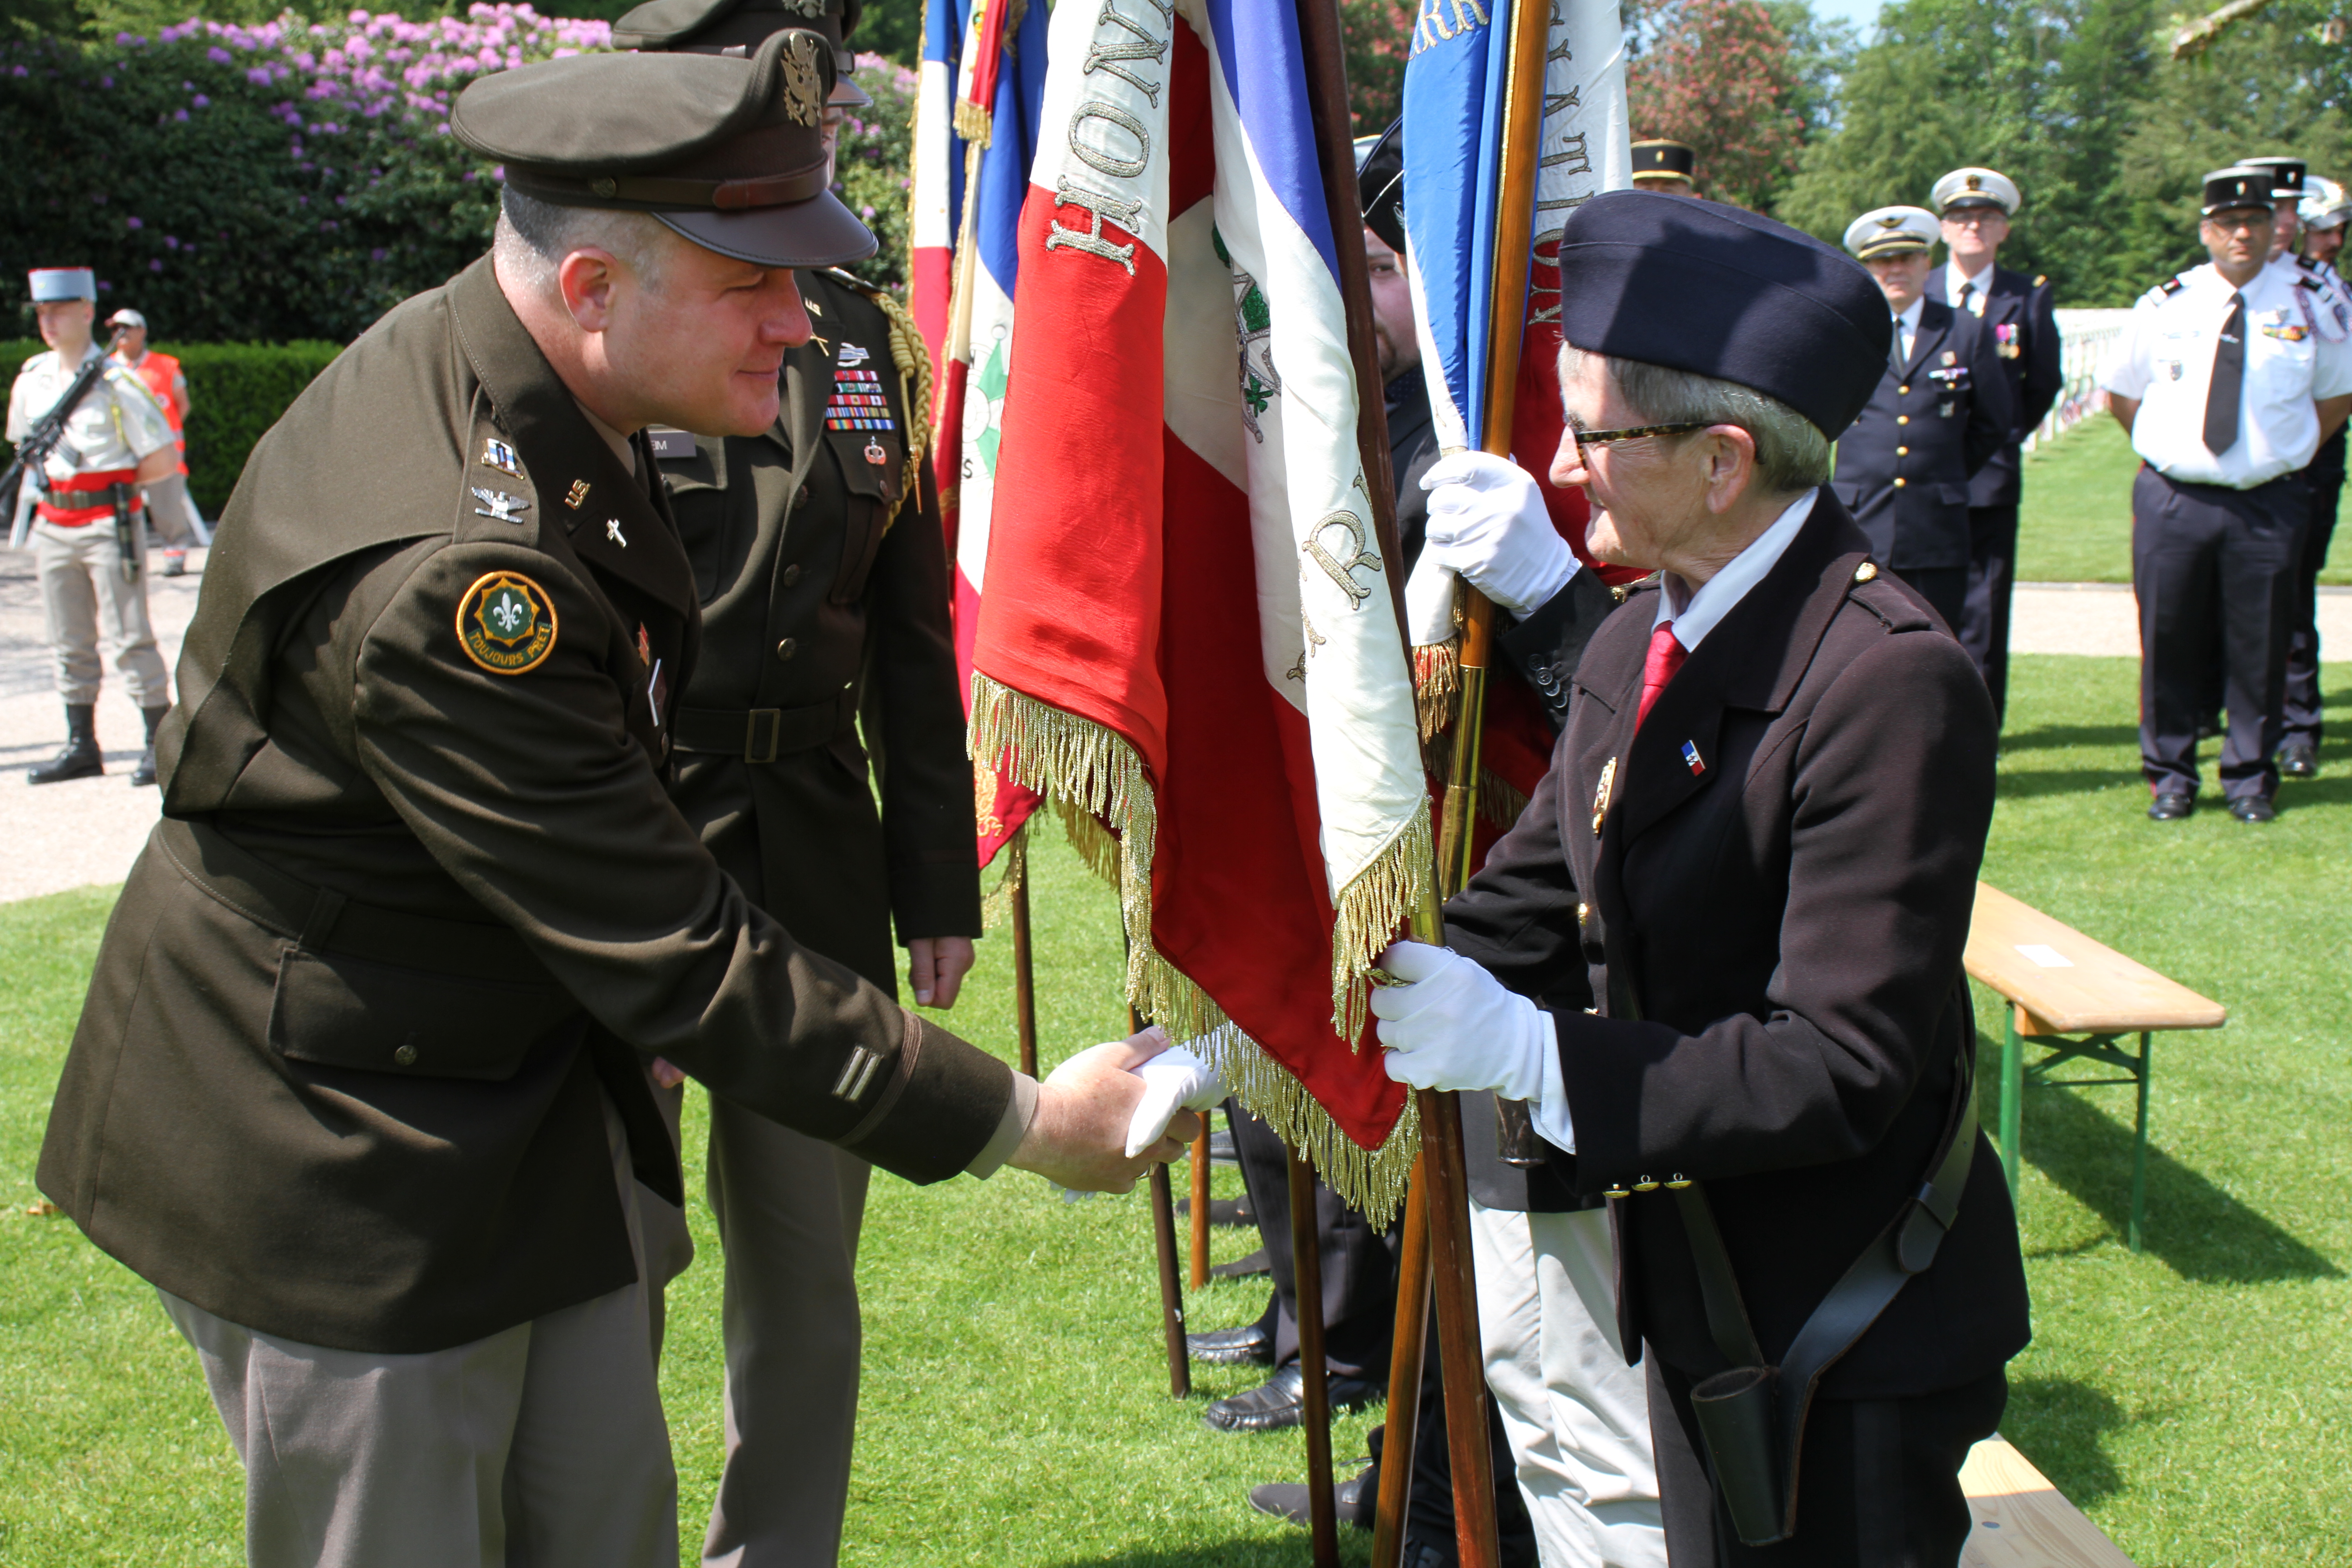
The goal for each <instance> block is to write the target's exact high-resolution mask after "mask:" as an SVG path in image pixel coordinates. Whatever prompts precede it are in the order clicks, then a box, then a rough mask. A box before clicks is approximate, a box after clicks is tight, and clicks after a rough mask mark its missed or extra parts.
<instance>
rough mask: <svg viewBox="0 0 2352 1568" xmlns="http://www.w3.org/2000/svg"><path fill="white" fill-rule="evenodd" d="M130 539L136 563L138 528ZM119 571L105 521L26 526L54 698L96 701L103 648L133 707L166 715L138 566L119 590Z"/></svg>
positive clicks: (166, 696)
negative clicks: (133, 542)
mask: <svg viewBox="0 0 2352 1568" xmlns="http://www.w3.org/2000/svg"><path fill="white" fill-rule="evenodd" d="M134 531H136V532H137V533H138V534H139V554H140V556H141V557H142V561H143V558H144V557H145V555H146V553H147V549H146V544H147V541H146V534H145V527H144V524H143V523H142V524H141V525H139V526H138V528H137V529H135V530H134ZM121 563H122V555H121V551H120V550H118V549H117V548H116V547H115V542H114V524H113V523H112V522H111V521H99V522H92V523H85V524H83V525H82V526H81V527H79V528H60V527H58V525H57V524H56V523H54V522H46V521H42V522H36V523H34V524H33V566H34V570H35V572H36V573H37V574H38V575H39V577H40V581H41V612H42V614H43V616H46V617H47V622H48V633H49V653H50V656H51V658H54V659H55V661H56V665H57V682H58V696H59V697H62V698H63V699H65V700H66V701H67V702H68V703H85V702H96V701H97V700H98V687H99V679H100V675H101V673H102V671H103V669H104V666H103V665H102V664H101V663H100V659H99V650H100V647H104V648H105V650H106V652H107V654H108V656H109V657H110V658H111V659H112V660H113V662H114V668H115V673H116V674H118V675H120V676H121V678H122V685H123V689H124V690H126V691H127V692H129V693H130V696H131V701H132V702H133V703H135V704H136V705H137V706H139V707H141V708H162V707H165V706H167V705H168V704H169V703H170V702H171V700H172V689H171V684H170V681H169V680H168V679H167V678H166V677H165V675H164V673H163V655H162V654H161V653H159V652H157V651H156V648H155V628H154V627H153V626H151V625H149V624H148V620H147V574H146V571H145V569H144V567H143V565H142V569H141V571H140V573H139V575H138V576H137V577H136V578H135V579H133V580H132V581H131V582H128V583H126V582H124V581H123V580H122V573H121Z"/></svg>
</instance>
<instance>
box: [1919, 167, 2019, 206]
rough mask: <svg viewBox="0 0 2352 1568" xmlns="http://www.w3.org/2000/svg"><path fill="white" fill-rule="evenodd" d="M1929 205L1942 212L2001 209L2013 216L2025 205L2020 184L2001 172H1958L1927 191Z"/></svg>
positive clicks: (1957, 170) (1960, 170)
mask: <svg viewBox="0 0 2352 1568" xmlns="http://www.w3.org/2000/svg"><path fill="white" fill-rule="evenodd" d="M1927 205H1929V206H1931V207H1934V208H1935V209H1936V210H1937V212H1939V213H1948V212H1955V211H1962V210H1965V209H1967V208H1969V207H1999V208H2000V210H2001V211H2002V212H2004V213H2008V214H2011V215H2012V216H2014V215H2015V214H2016V212H2017V209H2018V208H2019V207H2021V206H2023V205H2025V197H2024V196H2023V195H2021V194H2020V193H2019V191H2018V188H2017V182H2016V181H2014V180H2012V179H2011V178H2010V177H2009V176H2008V175H2007V174H2002V173H2001V172H2000V171H1999V170H1998V169H1955V170H1953V171H1952V172H1951V173H1950V174H1947V175H1945V176H1944V177H1943V178H1942V179H1940V180H1937V182H1936V184H1935V186H1934V188H1933V189H1931V190H1929V191H1928V193H1927Z"/></svg>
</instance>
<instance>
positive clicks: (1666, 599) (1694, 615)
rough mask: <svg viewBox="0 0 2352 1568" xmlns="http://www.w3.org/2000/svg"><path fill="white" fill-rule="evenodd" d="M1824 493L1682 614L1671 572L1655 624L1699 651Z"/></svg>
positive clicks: (1805, 498) (1736, 561)
mask: <svg viewBox="0 0 2352 1568" xmlns="http://www.w3.org/2000/svg"><path fill="white" fill-rule="evenodd" d="M1914 309H1916V306H1915V307H1914ZM1821 493H1822V492H1821V491H1820V490H1818V489H1810V490H1807V491H1806V492H1805V493H1804V494H1803V495H1801V496H1799V497H1798V498H1797V499H1796V500H1793V501H1791V502H1790V503H1789V509H1788V510H1786V511H1784V512H1782V513H1781V514H1780V517H1779V518H1778V519H1777V520H1776V521H1774V522H1773V524H1772V526H1771V527H1769V528H1768V529H1766V530H1765V531H1763V532H1761V533H1759V534H1758V535H1757V536H1756V537H1755V538H1754V539H1752V540H1750V541H1749V542H1748V548H1747V549H1745V550H1743V551H1741V552H1739V553H1738V554H1737V555H1735V556H1733V557H1732V558H1731V562H1730V564H1728V565H1727V566H1726V567H1724V569H1723V570H1722V571H1720V572H1717V574H1715V575H1714V576H1712V577H1709V578H1708V579H1707V580H1706V582H1704V583H1702V584H1699V588H1698V592H1697V593H1696V594H1693V595H1690V599H1689V602H1688V603H1686V604H1685V605H1683V606H1682V607H1681V608H1680V609H1679V610H1677V609H1676V608H1675V599H1676V598H1677V597H1678V596H1679V595H1680V594H1681V592H1682V579H1681V578H1679V577H1677V576H1675V574H1673V573H1671V572H1669V573H1667V574H1666V575H1665V582H1664V586H1663V587H1662V588H1660V589H1659V590H1658V618H1657V622H1656V625H1658V626H1664V625H1666V624H1667V623H1668V622H1672V623H1673V625H1674V628H1675V641H1676V642H1678V643H1680V644H1682V645H1683V648H1684V650H1685V652H1696V651H1697V648H1698V645H1699V643H1700V641H1701V640H1702V639H1703V638H1705V637H1706V634H1707V633H1709V632H1711V631H1713V630H1715V626H1716V623H1717V622H1718V621H1720V620H1722V619H1723V617H1724V616H1727V615H1729V614H1730V613H1731V607H1732V606H1733V605H1737V604H1738V603H1739V601H1740V600H1742V599H1744V598H1746V597H1747V596H1748V589H1750V588H1753V587H1754V586H1756V584H1759V583H1761V582H1762V581H1764V579H1765V577H1766V575H1767V574H1769V573H1770V572H1771V570H1772V568H1773V567H1775V566H1777V565H1779V564H1780V557H1781V555H1782V554H1784V553H1785V552H1787V551H1788V548H1789V542H1790V540H1792V539H1794V538H1796V537H1797V531H1798V530H1799V529H1801V528H1802V527H1804V526H1805V519H1807V518H1809V517H1811V516H1812V515H1813V502H1814V500H1817V499H1818V498H1819V497H1820V495H1821Z"/></svg>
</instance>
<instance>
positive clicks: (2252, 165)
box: [2232, 153, 2309, 265]
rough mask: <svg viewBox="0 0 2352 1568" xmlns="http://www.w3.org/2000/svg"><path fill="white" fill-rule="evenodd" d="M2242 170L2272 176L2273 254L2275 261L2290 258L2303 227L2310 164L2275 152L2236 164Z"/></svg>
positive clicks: (2291, 261)
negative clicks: (2305, 193)
mask: <svg viewBox="0 0 2352 1568" xmlns="http://www.w3.org/2000/svg"><path fill="white" fill-rule="evenodd" d="M2232 166H2233V167H2235V168H2240V169H2263V170H2267V171H2269V173H2270V176H2271V204H2272V205H2271V213H2272V216H2271V255H2270V258H2271V259H2272V260H2273V261H2278V260H2281V259H2283V258H2284V259H2287V260H2288V262H2289V265H2292V264H2293V259H2294V258H2290V257H2288V252H2290V251H2292V250H2294V242H2295V238H2296V237H2297V235H2298V233H2299V232H2300V231H2301V228H2302V213H2301V204H2302V202H2303V182H2304V178H2305V174H2307V173H2308V172H2309V165H2307V164H2305V163H2304V161H2303V160H2302V159H2300V158H2295V157H2290V156H2288V155H2287V154H2285V153H2271V154H2268V155H2266V156H2263V157H2260V158H2241V159H2239V160H2238V161H2237V163H2235V164H2234V165H2232Z"/></svg>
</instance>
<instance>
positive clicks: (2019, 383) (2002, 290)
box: [1927, 168, 2065, 715]
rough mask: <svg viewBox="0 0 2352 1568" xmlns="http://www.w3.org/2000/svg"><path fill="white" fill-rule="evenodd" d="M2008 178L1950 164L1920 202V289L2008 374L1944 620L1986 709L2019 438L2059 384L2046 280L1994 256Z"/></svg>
mask: <svg viewBox="0 0 2352 1568" xmlns="http://www.w3.org/2000/svg"><path fill="white" fill-rule="evenodd" d="M2022 199H2023V198H2022V197H2021V196H2020V195H2019V194H2018V189H2017V185H2016V184H2015V183H2014V182H2013V181H2011V179H2010V178H2009V176H2008V175H2006V174H2000V172H1998V171H1997V170H1992V169H1974V168H1970V169H1955V170H1953V171H1952V172H1951V173H1950V174H1946V175H1945V176H1944V177H1943V178H1942V179H1940V180H1937V182H1936V184H1935V188H1934V190H1933V192H1932V193H1931V195H1930V199H1929V205H1932V206H1933V207H1934V208H1935V209H1936V212H1937V222H1938V226H1940V227H1941V229H1942V231H1943V237H1944V255H1945V260H1944V265H1943V266H1941V267H1938V268H1935V269H1934V270H1933V271H1931V272H1929V273H1928V274H1927V298H1928V299H1929V300H1935V301H1937V302H1938V303H1940V304H1946V305H1949V306H1951V307H1952V308H1953V309H1955V310H1966V311H1967V312H1968V313H1969V314H1970V315H1972V316H1974V317H1975V318H1976V319H1977V320H1978V321H1982V322H1983V323H1984V324H1985V327H1986V328H1987V330H1988V331H1990V332H1991V334H1992V340H1993V353H1994V354H1995V355H1996V356H1997V357H1998V358H1999V359H2000V368H2001V370H2002V372H2003V374H2005V376H2006V377H2007V379H2008V382H2009V396H2010V402H2011V405H2013V412H2012V415H2011V418H2012V420H2013V422H2014V426H2015V427H2014V429H2013V431H2012V432H2011V439H2010V440H2009V441H2008V442H2007V443H2006V444H2004V445H2003V446H2002V447H2000V449H1999V450H1997V451H1996V452H1994V453H1993V455H1992V457H1991V458H1989V459H1987V461H1986V463H1985V466H1984V467H1983V468H1979V469H1978V470H1977V471H1976V474H1975V476H1974V477H1973V478H1971V479H1969V583H1968V599H1967V602H1966V604H1965V605H1963V606H1962V608H1961V611H1960V618H1959V621H1958V623H1957V624H1956V625H1955V626H1953V627H1952V631H1953V633H1954V634H1955V635H1956V636H1958V637H1959V639H1960V646H1961V647H1964V648H1967V649H1968V650H1969V657H1970V658H1973V659H1975V660H1976V661H1977V668H1979V669H1980V670H1982V671H1984V678H1985V685H1986V686H1988V687H1989V688H1990V689H1991V690H1992V707H1993V712H1994V713H1995V714H1996V715H1998V714H2000V713H2003V712H2005V711H2007V710H2008V705H2009V609H2010V598H2011V590H2012V589H2013V588H2014V586H2015V585H2016V576H2017V508H2018V502H2019V500H2020V499H2021V488H2022V483H2023V478H2022V472H2023V468H2024V462H2023V447H2022V446H2021V442H2022V441H2023V440H2024V438H2025V437H2027V436H2029V435H2031V434H2032V432H2033V430H2034V428H2035V427H2036V426H2039V425H2040V424H2041V423H2042V418H2043V417H2044V416H2046V415H2048V414H2049V412H2050V405H2052V404H2053V403H2055V402H2056V401H2057V400H2058V393H2059V390H2060V388H2061V387H2063V385H2064V384H2065V375H2064V372H2063V366H2062V364H2061V363H2060V353H2059V348H2060V344H2059V338H2058V317H2057V312H2056V310H2055V309H2054V300H2053V295H2052V289H2051V288H2050V282H2049V279H2046V278H2032V279H2029V278H2027V277H2026V276H2025V274H2023V273H2022V272H2012V271H2011V270H2010V269H2009V268H2006V267H2003V266H2001V265H2000V247H2001V246H2002V244H2003V243H2004V242H2006V241H2007V240H2008V238H2009V220H2010V219H2011V217H2013V216H2016V213H2017V209H2018V207H2019V205H2021V202H2022Z"/></svg>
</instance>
